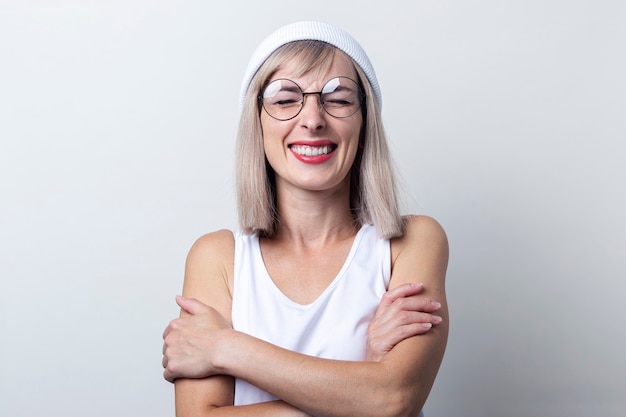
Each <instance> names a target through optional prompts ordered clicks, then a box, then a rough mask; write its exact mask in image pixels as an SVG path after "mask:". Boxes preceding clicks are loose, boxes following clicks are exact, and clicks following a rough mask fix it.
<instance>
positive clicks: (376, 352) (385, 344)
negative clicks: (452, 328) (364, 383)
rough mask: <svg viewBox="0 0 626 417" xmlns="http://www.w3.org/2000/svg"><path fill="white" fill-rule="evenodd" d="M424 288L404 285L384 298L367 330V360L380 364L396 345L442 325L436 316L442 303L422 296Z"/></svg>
mask: <svg viewBox="0 0 626 417" xmlns="http://www.w3.org/2000/svg"><path fill="white" fill-rule="evenodd" d="M423 289H424V287H423V285H422V284H404V285H400V286H399V287H397V288H394V289H393V290H389V291H387V292H386V293H385V294H384V295H383V297H382V299H381V301H380V304H379V305H378V308H377V309H376V314H375V315H374V318H373V319H372V321H371V323H370V325H369V328H368V330H367V349H366V360H367V361H370V362H379V361H380V360H382V358H383V357H384V356H385V355H386V354H387V353H388V352H389V351H390V350H391V349H392V348H393V347H394V346H395V345H396V344H398V343H400V342H401V341H403V340H404V339H408V338H409V337H412V336H417V335H420V334H424V333H426V332H428V331H429V330H430V329H431V328H432V326H433V325H437V324H439V323H441V317H439V316H437V315H435V314H434V313H435V312H436V311H437V310H439V308H440V307H441V304H440V303H438V302H436V301H432V300H430V299H428V298H426V297H424V296H421V295H419V293H420V292H422V290H423Z"/></svg>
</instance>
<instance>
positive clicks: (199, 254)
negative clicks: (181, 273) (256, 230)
mask: <svg viewBox="0 0 626 417" xmlns="http://www.w3.org/2000/svg"><path fill="white" fill-rule="evenodd" d="M234 258H235V238H234V236H233V233H232V232H231V231H230V230H226V229H223V230H218V231H215V232H211V233H207V234H205V235H203V236H201V237H200V238H198V239H197V240H196V241H195V242H194V244H193V245H192V246H191V249H190V250H189V254H188V255H187V261H186V263H185V282H184V285H183V295H184V296H186V297H192V298H196V299H198V300H200V301H202V302H203V303H205V304H208V305H210V306H212V307H214V308H215V309H217V310H218V311H219V312H220V314H222V315H223V316H224V317H225V318H226V319H227V320H229V321H230V313H231V306H232V288H233V285H232V284H233V275H234V272H233V271H234Z"/></svg>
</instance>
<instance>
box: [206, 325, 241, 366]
mask: <svg viewBox="0 0 626 417" xmlns="http://www.w3.org/2000/svg"><path fill="white" fill-rule="evenodd" d="M239 335H242V333H240V332H238V331H236V330H233V329H222V330H220V334H219V335H218V337H217V343H216V350H215V355H214V356H213V363H212V365H213V368H214V369H215V370H216V371H217V373H218V374H220V375H231V376H234V375H232V374H231V372H232V371H233V367H232V364H234V363H236V360H233V357H234V356H235V355H237V350H238V349H239V347H240V344H241V342H240V341H238V340H237V339H238V338H239V337H238V336H239Z"/></svg>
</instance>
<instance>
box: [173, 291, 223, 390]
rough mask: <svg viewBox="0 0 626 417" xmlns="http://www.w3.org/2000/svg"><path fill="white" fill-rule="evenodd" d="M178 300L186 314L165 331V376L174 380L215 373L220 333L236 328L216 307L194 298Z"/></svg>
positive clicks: (180, 298) (201, 376) (202, 376)
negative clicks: (214, 362)
mask: <svg viewBox="0 0 626 417" xmlns="http://www.w3.org/2000/svg"><path fill="white" fill-rule="evenodd" d="M176 303H177V304H178V305H179V306H180V307H181V308H182V309H183V312H184V313H183V315H182V316H181V317H180V318H177V319H174V320H172V321H171V322H170V324H169V325H168V326H167V328H166V329H165V332H164V333H163V368H165V371H164V372H163V376H164V378H165V379H166V380H168V381H170V382H173V381H174V380H175V379H177V378H206V377H209V376H211V375H215V374H216V373H217V370H216V369H215V365H214V364H213V361H214V359H215V356H216V355H217V353H218V346H217V341H218V339H219V337H218V334H219V333H220V332H221V331H223V330H229V329H232V327H231V326H230V324H229V323H228V322H227V321H226V319H225V318H224V317H223V316H222V315H221V314H219V313H218V312H217V311H216V310H215V309H214V308H212V307H210V306H208V305H206V304H203V303H202V302H200V301H198V300H196V299H194V298H185V297H182V296H178V297H176ZM185 313H187V314H185Z"/></svg>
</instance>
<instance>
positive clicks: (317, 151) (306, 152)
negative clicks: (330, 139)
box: [289, 145, 337, 156]
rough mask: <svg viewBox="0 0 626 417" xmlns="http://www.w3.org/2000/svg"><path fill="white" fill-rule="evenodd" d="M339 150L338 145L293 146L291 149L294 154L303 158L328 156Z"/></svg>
mask: <svg viewBox="0 0 626 417" xmlns="http://www.w3.org/2000/svg"><path fill="white" fill-rule="evenodd" d="M336 148H337V145H324V146H309V145H291V146H289V149H291V151H292V152H294V153H296V154H298V155H302V156H320V155H328V154H329V153H331V152H333V151H334V150H335V149H336Z"/></svg>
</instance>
